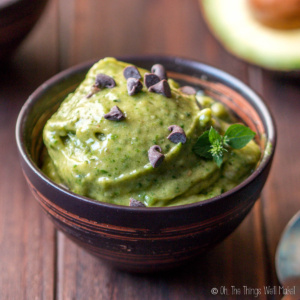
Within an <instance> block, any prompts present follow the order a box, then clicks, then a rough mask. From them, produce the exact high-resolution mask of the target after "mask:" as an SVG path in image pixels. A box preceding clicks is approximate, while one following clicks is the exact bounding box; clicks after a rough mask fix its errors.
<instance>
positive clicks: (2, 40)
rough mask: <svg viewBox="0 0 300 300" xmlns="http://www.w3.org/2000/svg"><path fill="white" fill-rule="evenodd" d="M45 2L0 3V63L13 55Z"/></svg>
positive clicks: (24, 0) (18, 0)
mask: <svg viewBox="0 0 300 300" xmlns="http://www.w3.org/2000/svg"><path fill="white" fill-rule="evenodd" d="M47 1H48V0H4V1H0V61H4V59H6V58H7V57H9V56H11V55H12V54H13V52H14V50H15V49H16V48H17V47H18V46H19V44H20V43H21V41H22V40H23V39H24V38H25V36H26V35H27V34H28V33H29V31H30V30H31V29H32V28H33V26H34V25H35V23H36V22H37V20H38V18H39V16H40V15H41V14H42V11H43V9H44V7H45V6H46V3H47Z"/></svg>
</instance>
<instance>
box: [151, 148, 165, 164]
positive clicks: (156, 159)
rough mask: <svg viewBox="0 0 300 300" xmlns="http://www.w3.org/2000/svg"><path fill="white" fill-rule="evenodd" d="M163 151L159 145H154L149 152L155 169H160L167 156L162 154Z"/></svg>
mask: <svg viewBox="0 0 300 300" xmlns="http://www.w3.org/2000/svg"><path fill="white" fill-rule="evenodd" d="M161 151H162V150H161V148H160V147H159V146H158V145H154V146H152V147H150V149H149V150H148V158H149V161H150V164H151V166H152V167H153V168H157V167H159V166H160V165H161V163H162V162H163V160H164V159H165V156H164V155H163V154H162V153H161Z"/></svg>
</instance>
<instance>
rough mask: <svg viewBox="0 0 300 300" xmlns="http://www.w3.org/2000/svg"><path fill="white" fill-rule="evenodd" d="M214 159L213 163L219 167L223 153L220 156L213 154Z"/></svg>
mask: <svg viewBox="0 0 300 300" xmlns="http://www.w3.org/2000/svg"><path fill="white" fill-rule="evenodd" d="M213 158H214V161H215V163H216V164H217V165H218V167H219V168H220V167H221V165H222V162H223V154H222V156H219V155H213Z"/></svg>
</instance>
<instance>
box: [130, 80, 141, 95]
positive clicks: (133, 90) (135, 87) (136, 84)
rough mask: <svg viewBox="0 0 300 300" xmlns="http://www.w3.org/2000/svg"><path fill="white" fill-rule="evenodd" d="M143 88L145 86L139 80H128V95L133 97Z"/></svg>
mask: <svg viewBox="0 0 300 300" xmlns="http://www.w3.org/2000/svg"><path fill="white" fill-rule="evenodd" d="M142 88H143V84H142V83H141V82H140V81H139V80H138V79H137V78H128V79H127V91H128V95H129V96H132V95H134V94H137V93H138V92H140V91H141V90H142Z"/></svg>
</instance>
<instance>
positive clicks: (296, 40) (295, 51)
mask: <svg viewBox="0 0 300 300" xmlns="http://www.w3.org/2000/svg"><path fill="white" fill-rule="evenodd" d="M201 4H202V8H203V12H204V15H205V18H206V21H207V22H208V25H209V27H210V28H211V30H212V32H213V33H214V35H215V36H216V37H217V38H218V39H219V40H220V41H221V43H222V44H223V45H224V47H225V48H226V49H227V50H228V51H229V52H231V53H233V54H234V55H236V56H238V57H240V58H242V59H244V60H246V61H248V62H250V63H253V64H256V65H259V66H262V67H264V68H266V69H271V70H278V71H293V70H297V69H300V51H299V49H300V29H294V30H279V29H273V28H269V27H266V26H264V25H262V24H260V23H259V22H258V21H257V20H256V19H255V18H254V16H253V15H252V14H251V11H250V8H249V7H248V2H247V0H226V1H224V0H202V1H201Z"/></svg>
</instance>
